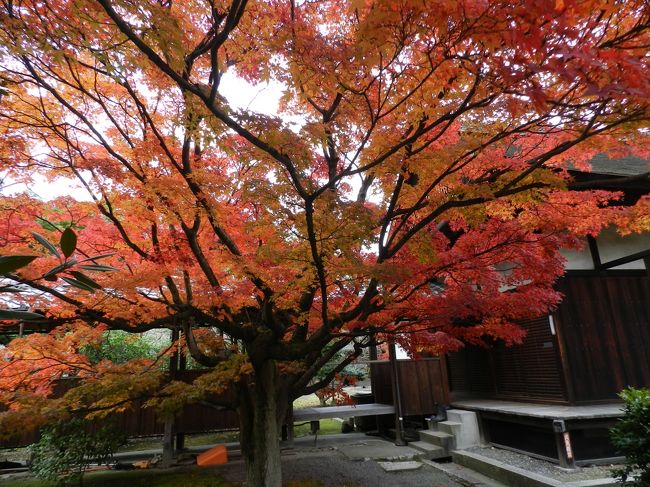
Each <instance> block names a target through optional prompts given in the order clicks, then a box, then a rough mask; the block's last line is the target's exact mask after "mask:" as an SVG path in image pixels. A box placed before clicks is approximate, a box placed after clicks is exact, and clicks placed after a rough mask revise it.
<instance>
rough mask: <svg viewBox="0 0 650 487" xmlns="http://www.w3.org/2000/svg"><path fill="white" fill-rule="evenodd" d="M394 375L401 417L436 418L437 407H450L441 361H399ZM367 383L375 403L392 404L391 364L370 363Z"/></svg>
mask: <svg viewBox="0 0 650 487" xmlns="http://www.w3.org/2000/svg"><path fill="white" fill-rule="evenodd" d="M397 372H398V378H399V387H400V393H401V399H402V413H403V414H404V416H426V415H431V414H436V412H437V410H438V405H442V404H445V405H446V404H449V389H448V386H447V368H446V364H445V360H444V358H442V359H440V358H424V359H419V360H398V361H397ZM370 380H371V383H372V392H373V394H374V396H375V402H378V403H381V404H393V389H392V385H391V384H392V382H391V365H390V362H387V361H381V362H380V361H376V362H371V363H370Z"/></svg>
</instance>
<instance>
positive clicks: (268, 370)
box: [239, 360, 288, 487]
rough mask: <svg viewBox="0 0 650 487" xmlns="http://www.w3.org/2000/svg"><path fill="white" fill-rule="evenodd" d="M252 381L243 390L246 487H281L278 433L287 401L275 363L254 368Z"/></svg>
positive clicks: (242, 434)
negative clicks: (246, 388)
mask: <svg viewBox="0 0 650 487" xmlns="http://www.w3.org/2000/svg"><path fill="white" fill-rule="evenodd" d="M254 368H255V378H254V382H253V383H250V384H249V387H248V390H244V391H242V396H243V397H242V401H241V402H240V407H239V421H240V442H241V450H242V456H243V458H244V462H245V465H246V485H248V486H251V487H281V486H282V466H281V462H280V431H281V425H282V419H283V417H284V412H285V409H286V405H287V401H288V398H285V397H284V396H286V395H287V391H286V388H283V387H282V384H281V379H280V377H279V374H278V370H277V368H276V364H275V362H274V361H271V360H267V361H265V362H263V363H262V364H260V365H258V366H255V367H254Z"/></svg>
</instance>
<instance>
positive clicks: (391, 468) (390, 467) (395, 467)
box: [377, 461, 422, 472]
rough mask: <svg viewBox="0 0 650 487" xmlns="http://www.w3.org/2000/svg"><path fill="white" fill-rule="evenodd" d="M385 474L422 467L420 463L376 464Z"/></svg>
mask: <svg viewBox="0 0 650 487" xmlns="http://www.w3.org/2000/svg"><path fill="white" fill-rule="evenodd" d="M377 463H378V464H379V466H380V467H381V468H383V469H384V471H385V472H403V471H405V470H417V469H418V468H420V467H421V466H422V464H421V463H420V462H415V461H407V462H377Z"/></svg>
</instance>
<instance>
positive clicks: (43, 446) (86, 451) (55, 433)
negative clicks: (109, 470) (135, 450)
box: [31, 419, 126, 485]
mask: <svg viewBox="0 0 650 487" xmlns="http://www.w3.org/2000/svg"><path fill="white" fill-rule="evenodd" d="M125 443H126V437H125V436H124V434H123V433H120V432H119V430H118V428H117V426H116V425H115V424H114V423H112V422H110V421H108V422H105V424H103V425H102V426H101V427H99V428H98V429H96V430H94V431H91V427H90V425H89V424H88V423H87V422H85V421H83V420H81V419H71V420H69V421H66V422H64V423H61V424H57V425H55V426H51V427H49V428H44V429H43V430H42V432H41V439H40V440H39V441H38V443H35V444H34V445H33V446H32V466H31V468H32V471H33V472H34V474H35V475H36V476H37V477H39V478H42V479H45V480H53V481H56V482H57V483H58V484H60V485H65V484H71V483H78V484H79V485H81V484H82V480H83V474H84V472H85V470H86V469H87V468H88V466H89V465H90V462H91V461H93V462H99V463H105V462H107V461H108V460H109V459H110V458H111V457H112V456H113V453H115V451H116V450H117V449H118V448H119V447H120V446H122V445H124V444H125Z"/></svg>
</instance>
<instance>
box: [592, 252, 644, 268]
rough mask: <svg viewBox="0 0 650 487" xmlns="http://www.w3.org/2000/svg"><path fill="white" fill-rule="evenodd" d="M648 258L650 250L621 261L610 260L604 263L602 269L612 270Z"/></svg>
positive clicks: (626, 257) (622, 258)
mask: <svg viewBox="0 0 650 487" xmlns="http://www.w3.org/2000/svg"><path fill="white" fill-rule="evenodd" d="M646 257H650V249H647V250H642V251H641V252H637V253H635V254H631V255H628V256H625V257H621V258H620V259H614V260H610V261H609V262H604V263H603V264H601V268H602V269H611V268H612V267H616V266H619V265H623V264H627V263H629V262H634V261H635V260H641V259H645V258H646Z"/></svg>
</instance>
